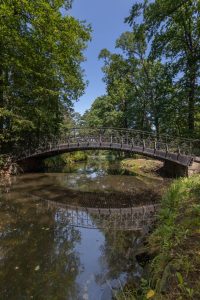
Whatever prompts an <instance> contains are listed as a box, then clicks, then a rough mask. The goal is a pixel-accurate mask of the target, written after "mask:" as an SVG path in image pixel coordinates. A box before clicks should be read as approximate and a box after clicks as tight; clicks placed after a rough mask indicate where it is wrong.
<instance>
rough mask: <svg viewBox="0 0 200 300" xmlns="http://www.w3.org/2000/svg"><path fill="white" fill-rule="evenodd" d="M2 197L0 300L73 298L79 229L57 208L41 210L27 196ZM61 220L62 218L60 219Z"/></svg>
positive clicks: (75, 286)
mask: <svg viewBox="0 0 200 300" xmlns="http://www.w3.org/2000/svg"><path fill="white" fill-rule="evenodd" d="M9 200H11V199H8V198H7V199H5V200H4V201H3V202H1V213H2V214H5V215H6V216H7V218H8V219H9V220H10V222H9V223H6V222H5V224H4V223H3V219H1V223H0V225H1V227H0V229H1V231H0V235H1V247H0V291H1V299H9V300H12V299H15V300H16V299H19V300H21V299H31V298H33V299H48V300H49V299H52V300H53V299H76V295H77V294H78V290H79V287H78V286H77V284H76V281H75V279H76V276H77V274H78V273H79V257H78V254H77V253H76V251H75V250H74V248H75V244H76V243H77V242H79V241H80V234H79V232H78V231H77V230H76V229H75V228H73V227H70V226H68V221H67V220H66V221H65V222H64V221H63V220H64V218H62V216H61V215H60V214H61V213H62V212H61V211H58V212H56V210H54V211H53V210H51V211H50V210H44V209H43V210H41V209H38V208H37V207H38V205H37V204H36V203H33V202H31V201H30V199H29V201H27V202H26V205H23V202H24V201H26V199H20V201H19V202H17V201H14V199H12V201H9ZM61 220H62V221H61Z"/></svg>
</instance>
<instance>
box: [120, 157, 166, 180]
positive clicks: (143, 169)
mask: <svg viewBox="0 0 200 300" xmlns="http://www.w3.org/2000/svg"><path fill="white" fill-rule="evenodd" d="M121 167H122V168H123V169H126V170H129V171H131V172H133V173H135V174H138V175H141V176H150V177H152V176H153V177H155V176H156V177H157V176H158V172H159V170H160V169H161V168H162V167H163V162H161V161H159V160H154V159H148V158H143V157H141V156H138V155H136V156H135V157H133V158H126V159H123V160H122V161H121Z"/></svg>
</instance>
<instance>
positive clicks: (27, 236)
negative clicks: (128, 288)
mask: <svg viewBox="0 0 200 300" xmlns="http://www.w3.org/2000/svg"><path fill="white" fill-rule="evenodd" d="M112 167H113V169H115V168H116V166H112V164H111V163H109V164H107V165H105V164H104V163H101V165H100V164H99V163H96V164H95V162H92V163H87V164H76V165H75V166H73V168H71V169H67V170H62V173H61V172H60V171H59V172H58V170H57V172H56V173H55V172H54V173H52V170H51V173H43V174H42V173H40V174H24V175H21V176H19V177H17V178H16V179H15V182H14V183H13V184H12V185H11V186H10V187H9V192H8V189H7V190H6V191H7V192H8V193H4V194H3V195H2V197H1V201H0V295H1V297H0V298H1V299H9V300H12V299H13V300H18V299H19V300H21V299H39V300H40V299H48V300H49V299H50V300H51V299H52V300H53V299H58V300H64V299H83V300H87V299H91V300H93V299H108V300H109V299H112V294H113V292H114V291H115V290H117V289H118V288H119V287H120V285H123V284H125V282H126V281H127V279H129V278H132V279H133V280H135V281H137V280H138V278H139V277H140V276H141V274H142V267H141V266H140V265H139V264H138V262H137V260H136V253H137V252H138V250H139V249H140V247H141V246H142V241H143V237H144V236H145V235H146V234H147V233H148V231H149V230H150V229H151V226H152V224H153V222H154V215H155V210H156V209H157V202H158V201H159V197H160V194H161V193H162V189H163V187H164V186H165V182H164V181H162V180H155V179H154V180H150V179H147V180H144V178H137V177H136V176H129V175H128V176H127V175H123V176H122V175H120V174H115V175H113V174H112V175H111V174H110V169H111V168H112ZM155 191H156V192H155Z"/></svg>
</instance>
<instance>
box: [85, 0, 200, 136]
mask: <svg viewBox="0 0 200 300" xmlns="http://www.w3.org/2000/svg"><path fill="white" fill-rule="evenodd" d="M199 14H200V3H199V1H197V0H188V1H183V0H177V1H174V0H167V1H166V0H155V1H140V2H138V3H137V4H135V5H133V7H132V9H131V12H130V16H129V17H128V18H126V22H127V23H129V24H130V26H131V30H130V31H129V32H125V33H123V34H122V35H121V36H120V38H119V39H118V40H117V41H116V47H117V48H118V49H119V50H120V53H121V54H112V53H110V52H109V51H108V50H107V49H103V50H102V51H101V53H100V55H99V57H100V58H101V59H103V60H104V67H103V72H104V81H105V83H106V87H107V95H105V96H104V97H103V98H102V101H101V97H100V98H98V99H97V100H95V102H94V104H93V106H92V108H91V110H90V111H89V112H87V114H86V116H87V118H88V119H90V118H91V115H93V117H94V115H95V111H96V110H95V109H94V108H95V107H96V103H98V106H99V107H100V108H101V112H102V114H101V123H103V124H106V123H108V122H109V119H110V118H112V116H113V115H114V114H115V115H116V118H117V119H116V120H115V122H114V123H113V122H112V120H111V123H112V124H113V125H115V124H116V126H120V127H121V126H123V127H131V128H136V129H141V130H153V131H155V132H156V133H157V135H159V134H161V133H171V134H179V135H183V136H190V137H200V98H199V96H200V95H199V67H200V55H199V53H200V30H199V29H200V27H199V24H200V23H199V20H200V18H199ZM106 97H107V98H106ZM105 99H107V101H105ZM108 102H109V103H108ZM105 105H106V106H107V107H108V106H109V107H110V110H111V111H110V114H109V115H108V113H107V114H106V115H105V114H104V113H103V111H104V108H103V107H104V106H105ZM106 111H107V109H106ZM86 116H84V117H86ZM87 118H86V119H87ZM94 119H95V118H94ZM90 123H91V121H90Z"/></svg>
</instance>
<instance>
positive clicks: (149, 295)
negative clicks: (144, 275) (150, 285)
mask: <svg viewBox="0 0 200 300" xmlns="http://www.w3.org/2000/svg"><path fill="white" fill-rule="evenodd" d="M154 296H155V292H154V291H153V290H149V291H148V293H147V295H146V298H147V299H151V298H153V297H154Z"/></svg>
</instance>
